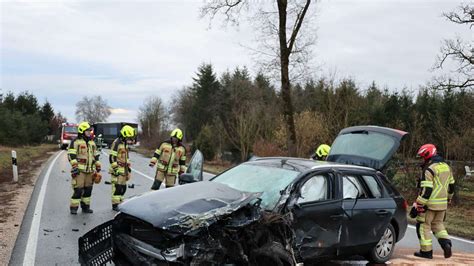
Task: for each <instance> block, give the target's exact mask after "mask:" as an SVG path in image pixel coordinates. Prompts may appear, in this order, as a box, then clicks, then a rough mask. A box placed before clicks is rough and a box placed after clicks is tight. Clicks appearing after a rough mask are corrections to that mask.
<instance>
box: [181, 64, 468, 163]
mask: <svg viewBox="0 0 474 266" xmlns="http://www.w3.org/2000/svg"><path fill="white" fill-rule="evenodd" d="M291 91H292V99H293V104H294V109H295V110H294V111H295V128H296V136H297V140H296V143H295V144H290V142H289V141H288V137H287V134H288V131H287V127H286V124H285V121H284V117H283V116H282V109H281V106H282V104H283V103H282V100H281V97H280V95H279V94H280V92H279V91H278V90H277V89H276V88H275V87H274V85H273V84H272V82H271V81H270V79H269V78H268V77H265V75H263V74H262V73H259V74H257V75H256V76H255V77H253V78H252V77H251V76H250V74H249V72H248V70H247V69H246V68H245V67H244V68H236V69H234V70H233V71H226V72H224V73H222V74H221V75H220V76H218V74H217V73H215V72H214V70H213V67H212V65H211V64H203V65H201V66H200V67H199V68H198V70H197V74H196V77H195V78H194V80H193V84H192V85H190V86H187V87H185V88H183V89H182V90H181V91H179V93H177V95H176V96H175V99H174V101H173V102H174V106H173V108H172V110H173V118H174V120H175V122H177V123H178V124H179V125H180V126H182V128H183V130H184V132H185V137H186V140H187V141H192V142H193V145H194V147H195V148H199V149H201V150H202V151H203V152H204V154H205V157H206V159H213V158H215V157H216V156H219V157H222V156H223V155H225V152H226V151H229V152H231V153H232V154H233V155H234V156H235V157H234V159H235V160H238V161H243V160H246V159H247V158H248V157H249V156H250V155H251V154H254V155H259V156H271V155H287V154H288V151H289V150H290V147H289V145H294V146H293V147H291V148H294V149H296V153H297V155H298V156H300V157H308V156H309V155H310V154H311V153H312V152H314V149H315V148H316V147H317V146H318V145H319V144H321V143H328V144H330V143H332V141H333V140H334V138H335V137H336V136H337V134H338V132H339V131H340V130H341V129H343V128H345V127H348V126H354V125H378V126H385V127H391V128H397V129H401V130H405V131H408V132H409V133H410V135H409V137H408V138H407V140H406V141H405V142H404V143H403V145H402V147H401V154H402V156H404V157H413V156H414V154H415V152H416V149H417V148H418V147H419V146H421V145H422V144H424V143H433V144H435V145H437V147H438V148H439V150H440V151H441V152H442V153H443V155H444V156H445V157H446V158H447V159H451V160H473V159H474V158H473V156H474V142H473V141H472V140H473V139H474V127H473V125H474V111H473V108H472V107H473V106H474V92H473V90H471V89H469V88H467V89H463V88H461V89H448V90H442V91H441V90H437V87H435V86H433V87H432V86H429V85H426V86H421V87H420V88H419V89H418V90H415V91H410V90H408V89H403V90H395V89H393V90H389V89H387V88H381V87H380V86H378V85H377V84H376V83H375V82H373V83H372V84H371V85H370V86H368V87H367V88H364V87H362V86H360V85H357V84H356V82H355V81H354V80H353V79H343V80H341V81H335V80H331V79H325V78H321V79H319V80H308V81H306V82H304V83H297V84H295V85H294V86H293V87H292V90H291Z"/></svg>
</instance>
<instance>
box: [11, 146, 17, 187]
mask: <svg viewBox="0 0 474 266" xmlns="http://www.w3.org/2000/svg"><path fill="white" fill-rule="evenodd" d="M12 166H13V182H15V183H16V182H18V165H17V164H16V151H13V150H12Z"/></svg>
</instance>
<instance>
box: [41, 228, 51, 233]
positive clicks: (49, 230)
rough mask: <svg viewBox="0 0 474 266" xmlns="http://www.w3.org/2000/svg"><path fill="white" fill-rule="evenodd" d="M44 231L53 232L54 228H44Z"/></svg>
mask: <svg viewBox="0 0 474 266" xmlns="http://www.w3.org/2000/svg"><path fill="white" fill-rule="evenodd" d="M43 231H45V232H48V233H51V232H53V230H51V229H43Z"/></svg>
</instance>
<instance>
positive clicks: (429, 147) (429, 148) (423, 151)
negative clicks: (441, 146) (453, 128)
mask: <svg viewBox="0 0 474 266" xmlns="http://www.w3.org/2000/svg"><path fill="white" fill-rule="evenodd" d="M416 154H417V155H418V156H420V157H421V158H423V159H425V160H429V159H430V158H431V157H433V156H434V155H435V154H436V146H435V145H433V144H425V145H423V146H421V147H420V148H419V149H418V152H417V153H416Z"/></svg>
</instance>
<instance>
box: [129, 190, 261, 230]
mask: <svg viewBox="0 0 474 266" xmlns="http://www.w3.org/2000/svg"><path fill="white" fill-rule="evenodd" d="M260 195H261V193H250V192H242V191H239V190H235V189H233V188H230V187H229V186H227V185H224V184H221V183H217V182H209V181H202V182H196V183H191V184H187V185H182V186H177V187H173V188H167V189H164V190H158V191H153V192H148V193H145V194H143V195H141V196H138V197H135V198H132V199H130V200H128V201H126V202H125V203H123V204H121V205H120V211H121V212H123V213H125V214H128V215H131V216H134V217H136V218H139V219H141V220H143V221H145V222H148V223H150V224H152V225H153V226H154V227H155V228H160V229H163V230H169V231H171V232H174V233H180V234H188V233H191V232H193V231H195V230H197V229H200V228H202V227H208V226H209V225H211V224H213V223H214V222H216V221H218V220H219V219H220V218H222V217H223V216H225V215H228V214H231V213H233V212H234V211H236V210H238V209H240V208H242V207H243V206H245V205H247V204H248V203H250V202H252V201H253V200H256V199H257V198H259V197H260Z"/></svg>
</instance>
